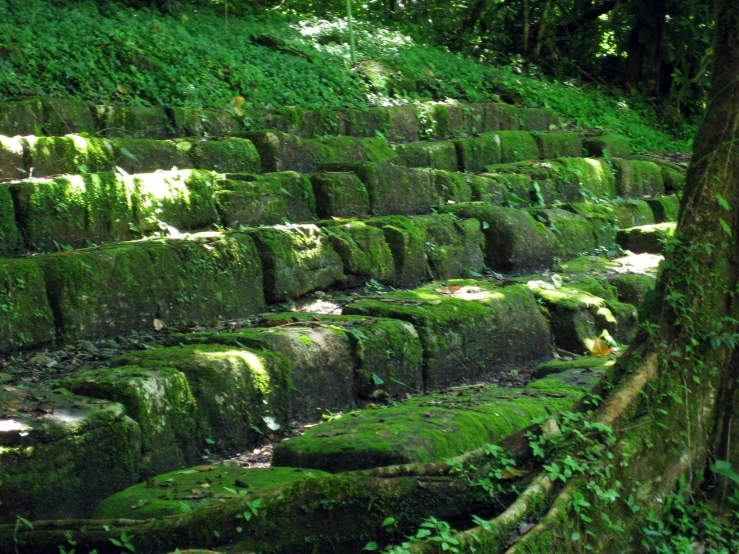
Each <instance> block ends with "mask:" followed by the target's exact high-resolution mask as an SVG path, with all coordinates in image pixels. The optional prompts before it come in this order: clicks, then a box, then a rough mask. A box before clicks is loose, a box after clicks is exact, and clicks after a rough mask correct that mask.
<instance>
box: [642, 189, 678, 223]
mask: <svg viewBox="0 0 739 554" xmlns="http://www.w3.org/2000/svg"><path fill="white" fill-rule="evenodd" d="M665 188H667V182H665ZM647 202H648V204H649V207H650V208H652V212H653V213H654V222H655V223H670V222H676V221H677V216H678V215H679V213H680V198H679V197H678V196H676V195H671V196H662V197H660V198H652V199H650V200H647Z"/></svg>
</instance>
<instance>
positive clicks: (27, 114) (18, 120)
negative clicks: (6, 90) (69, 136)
mask: <svg viewBox="0 0 739 554" xmlns="http://www.w3.org/2000/svg"><path fill="white" fill-rule="evenodd" d="M42 122H43V106H42V104H41V100H39V99H38V98H32V99H30V100H20V101H18V102H3V103H2V105H0V134H3V135H5V136H10V137H12V136H15V135H34V134H39V133H40V132H41V131H40V130H41V126H42ZM67 132H69V131H67Z"/></svg>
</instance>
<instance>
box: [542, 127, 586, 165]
mask: <svg viewBox="0 0 739 554" xmlns="http://www.w3.org/2000/svg"><path fill="white" fill-rule="evenodd" d="M531 134H532V135H533V136H534V140H536V144H537V146H538V147H539V156H538V157H539V158H541V159H542V160H547V159H553V158H570V157H573V158H576V157H579V156H582V147H583V145H582V138H581V137H580V135H579V134H578V133H571V132H568V131H556V132H551V133H547V132H545V133H537V132H534V133H531Z"/></svg>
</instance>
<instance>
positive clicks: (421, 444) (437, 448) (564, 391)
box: [272, 379, 586, 472]
mask: <svg viewBox="0 0 739 554" xmlns="http://www.w3.org/2000/svg"><path fill="white" fill-rule="evenodd" d="M585 390H586V389H584V388H580V387H573V386H570V385H567V384H565V383H563V382H561V381H558V380H555V379H544V380H541V381H537V382H534V383H531V384H530V385H529V386H527V387H526V388H524V389H500V388H497V387H491V386H488V387H482V388H470V389H468V390H455V391H449V392H446V393H441V394H435V395H432V396H422V397H416V398H412V399H410V400H408V401H407V402H405V403H403V404H402V405H399V406H394V407H389V408H386V409H384V410H381V411H378V410H376V409H375V410H359V411H356V412H351V413H348V414H344V415H343V416H342V417H340V418H338V419H334V420H331V421H329V422H327V423H323V424H321V425H317V426H315V427H312V428H310V429H308V430H307V432H306V433H305V434H304V435H302V436H299V437H295V438H291V439H289V440H285V441H282V442H280V443H279V444H278V445H277V446H276V447H275V450H274V456H273V458H272V464H273V466H275V467H280V466H288V467H300V468H310V469H318V470H322V471H328V472H342V471H353V470H361V469H371V468H375V467H383V466H390V465H397V464H412V463H426V462H436V461H441V460H445V459H449V458H453V457H455V456H458V455H460V454H462V453H464V452H468V451H470V450H474V449H476V448H481V447H483V446H485V445H486V444H495V443H496V442H498V441H500V440H502V439H503V438H505V437H507V436H508V435H510V434H511V433H514V432H515V431H518V430H519V429H523V428H525V427H527V426H529V425H530V424H531V423H532V422H533V421H534V420H536V419H543V418H546V417H549V416H551V415H553V414H556V413H559V412H561V411H564V410H567V409H568V408H570V407H572V405H573V404H574V403H575V402H576V401H577V400H578V399H579V398H580V397H581V396H582V394H583V393H584V392H585Z"/></svg>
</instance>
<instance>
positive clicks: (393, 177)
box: [322, 162, 434, 215]
mask: <svg viewBox="0 0 739 554" xmlns="http://www.w3.org/2000/svg"><path fill="white" fill-rule="evenodd" d="M322 168H323V169H324V170H325V171H352V172H354V173H356V174H357V176H358V177H359V179H360V180H361V181H362V182H363V183H364V185H365V187H367V192H368V193H369V199H370V209H371V211H372V213H373V214H374V215H398V214H402V215H416V214H427V213H429V212H431V208H432V206H434V191H433V187H432V184H431V176H430V172H429V171H428V170H424V169H407V168H402V167H398V166H395V165H390V164H374V163H367V162H365V163H335V164H334V163H332V164H325V165H323V166H322Z"/></svg>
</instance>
